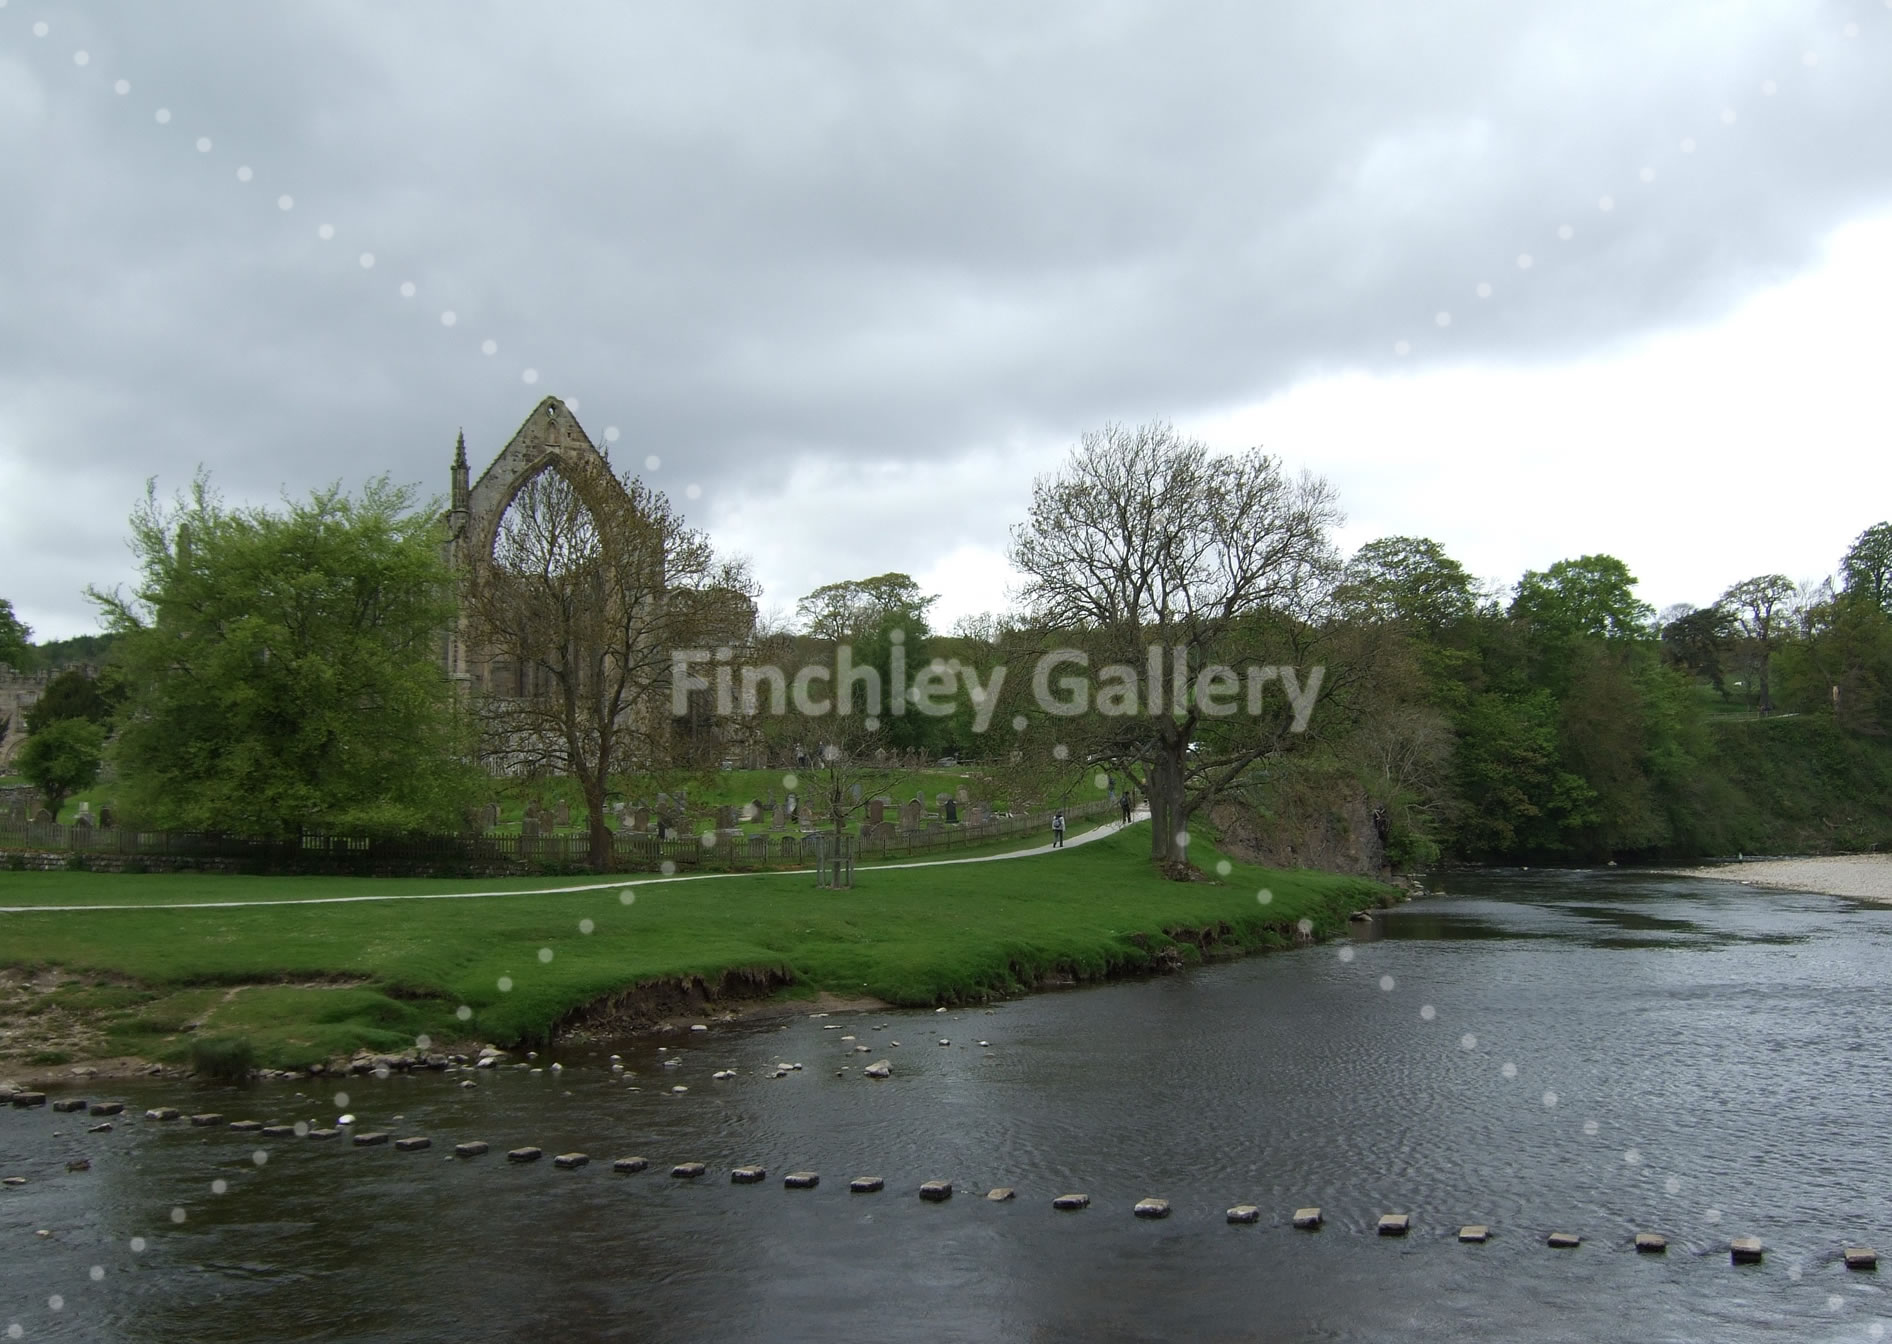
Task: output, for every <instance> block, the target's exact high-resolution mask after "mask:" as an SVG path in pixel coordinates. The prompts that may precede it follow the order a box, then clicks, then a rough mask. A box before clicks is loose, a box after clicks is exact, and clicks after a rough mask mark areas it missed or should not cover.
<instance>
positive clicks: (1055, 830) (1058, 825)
mask: <svg viewBox="0 0 1892 1344" xmlns="http://www.w3.org/2000/svg"><path fill="white" fill-rule="evenodd" d="M1051 847H1052V848H1053V849H1063V848H1064V809H1063V808H1059V809H1058V810H1057V811H1056V812H1053V813H1052V814H1051Z"/></svg>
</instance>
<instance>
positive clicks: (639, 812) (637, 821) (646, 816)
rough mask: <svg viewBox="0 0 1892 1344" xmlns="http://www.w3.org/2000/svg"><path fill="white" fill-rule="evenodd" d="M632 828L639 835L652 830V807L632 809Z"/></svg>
mask: <svg viewBox="0 0 1892 1344" xmlns="http://www.w3.org/2000/svg"><path fill="white" fill-rule="evenodd" d="M631 830H632V831H634V832H635V833H636V834H638V835H644V834H646V833H647V832H648V831H649V830H650V809H649V808H648V807H638V808H636V809H635V810H634V811H632V813H631Z"/></svg>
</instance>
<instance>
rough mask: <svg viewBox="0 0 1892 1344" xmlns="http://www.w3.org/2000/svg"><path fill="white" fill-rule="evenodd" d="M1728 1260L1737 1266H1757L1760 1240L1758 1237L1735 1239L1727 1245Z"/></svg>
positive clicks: (1759, 1260)
mask: <svg viewBox="0 0 1892 1344" xmlns="http://www.w3.org/2000/svg"><path fill="white" fill-rule="evenodd" d="M1728 1258H1729V1259H1730V1260H1732V1261H1733V1262H1734V1263H1735V1264H1737V1265H1758V1264H1760V1262H1761V1239H1760V1238H1759V1237H1736V1238H1735V1239H1734V1240H1733V1241H1731V1242H1729V1243H1728Z"/></svg>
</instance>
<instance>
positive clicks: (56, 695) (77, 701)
mask: <svg viewBox="0 0 1892 1344" xmlns="http://www.w3.org/2000/svg"><path fill="white" fill-rule="evenodd" d="M116 699H117V696H116V695H114V694H112V693H109V692H108V691H106V689H105V688H104V687H103V686H101V685H100V684H99V679H98V678H97V677H92V676H87V675H86V674H85V673H84V672H81V671H80V670H79V669H78V668H67V669H66V670H65V671H64V672H61V673H60V674H59V675H58V676H56V677H54V678H53V679H52V680H51V681H49V682H47V683H46V689H45V691H44V692H43V693H42V694H41V695H40V697H39V699H38V700H36V701H34V702H33V707H32V708H31V709H29V710H27V711H26V731H27V732H29V733H37V732H40V731H42V730H43V729H45V728H46V727H47V726H48V725H50V724H53V723H57V722H58V721H59V720H61V719H86V720H89V721H90V722H92V723H96V724H99V725H100V726H101V727H102V726H104V725H105V724H108V723H110V722H111V719H112V705H113V703H114V701H115V700H116Z"/></svg>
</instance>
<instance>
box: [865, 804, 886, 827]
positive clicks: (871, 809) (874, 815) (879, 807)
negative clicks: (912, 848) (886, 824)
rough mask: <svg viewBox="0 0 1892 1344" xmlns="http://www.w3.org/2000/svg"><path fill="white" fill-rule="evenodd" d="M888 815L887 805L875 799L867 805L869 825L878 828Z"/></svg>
mask: <svg viewBox="0 0 1892 1344" xmlns="http://www.w3.org/2000/svg"><path fill="white" fill-rule="evenodd" d="M886 815H887V805H886V804H885V803H883V802H881V801H880V799H878V798H875V799H873V800H872V801H871V802H869V803H868V804H867V824H868V825H869V826H878V825H880V823H881V821H882V820H884V819H885V817H886Z"/></svg>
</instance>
